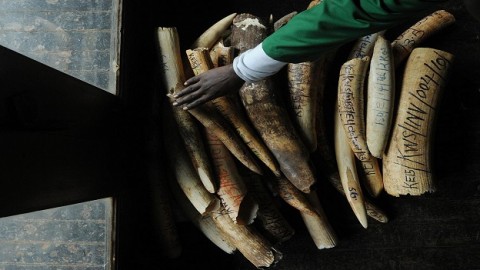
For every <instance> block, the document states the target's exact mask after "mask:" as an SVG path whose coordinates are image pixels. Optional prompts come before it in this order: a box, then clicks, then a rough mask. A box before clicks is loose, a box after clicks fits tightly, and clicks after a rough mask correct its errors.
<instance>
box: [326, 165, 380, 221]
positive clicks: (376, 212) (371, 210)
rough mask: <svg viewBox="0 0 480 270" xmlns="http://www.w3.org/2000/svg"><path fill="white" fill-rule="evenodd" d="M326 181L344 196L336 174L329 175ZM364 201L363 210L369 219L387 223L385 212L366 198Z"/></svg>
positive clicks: (338, 176)
mask: <svg viewBox="0 0 480 270" xmlns="http://www.w3.org/2000/svg"><path fill="white" fill-rule="evenodd" d="M327 179H328V181H329V182H330V184H332V186H333V187H334V188H335V189H336V190H337V191H338V192H340V193H341V194H343V195H344V196H345V191H344V190H343V186H342V183H341V181H340V175H339V174H338V172H333V173H330V174H329V175H328V176H327ZM364 200H365V209H366V211H367V215H368V216H369V217H371V218H372V219H374V220H376V221H378V222H380V223H387V222H388V216H387V214H386V213H385V211H383V210H382V209H380V207H378V206H377V205H375V204H374V203H373V202H371V201H370V200H368V198H364Z"/></svg>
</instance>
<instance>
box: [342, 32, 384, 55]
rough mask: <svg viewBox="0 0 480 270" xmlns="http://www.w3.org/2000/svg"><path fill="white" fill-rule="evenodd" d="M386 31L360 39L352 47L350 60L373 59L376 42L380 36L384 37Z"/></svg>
mask: <svg viewBox="0 0 480 270" xmlns="http://www.w3.org/2000/svg"><path fill="white" fill-rule="evenodd" d="M384 33H385V31H381V32H377V33H372V34H370V35H366V36H363V37H361V38H359V39H358V40H357V41H356V42H355V43H354V44H353V46H352V49H351V51H350V54H349V55H348V59H353V58H363V57H365V56H368V57H372V53H373V48H374V46H375V42H376V41H377V38H378V37H379V36H382V35H383V34H384Z"/></svg>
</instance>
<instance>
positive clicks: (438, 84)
mask: <svg viewBox="0 0 480 270" xmlns="http://www.w3.org/2000/svg"><path fill="white" fill-rule="evenodd" d="M453 59H454V56H453V55H452V54H450V53H448V52H445V51H441V50H437V49H432V48H416V49H414V50H413V51H412V53H411V55H410V57H409V58H408V60H407V63H406V66H405V73H404V76H403V82H402V89H401V92H400V93H401V94H400V99H399V105H398V111H397V114H396V118H395V122H394V125H393V130H392V136H391V139H390V142H389V145H388V148H387V150H386V151H385V154H384V157H383V174H384V183H385V190H386V192H387V193H388V194H390V195H394V196H399V195H406V194H410V195H421V194H423V193H425V192H434V191H435V183H434V180H433V175H432V164H431V163H432V159H431V146H432V141H431V139H432V135H433V133H432V132H433V128H434V121H435V115H436V111H435V109H436V106H437V104H438V102H439V99H440V97H441V93H442V92H443V88H444V87H445V84H446V81H447V79H448V75H449V73H450V69H451V65H452V61H453Z"/></svg>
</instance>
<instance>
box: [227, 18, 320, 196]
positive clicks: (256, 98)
mask: <svg viewBox="0 0 480 270" xmlns="http://www.w3.org/2000/svg"><path fill="white" fill-rule="evenodd" d="M266 36H267V27H266V25H265V24H262V20H261V19H260V18H259V17H256V16H253V15H251V14H239V15H237V17H235V19H234V22H233V27H232V38H231V40H232V46H234V47H235V48H237V49H238V50H239V51H244V50H247V49H251V48H253V47H255V46H256V45H258V44H259V43H260V42H261V41H262V40H263V39H264V38H265V37H266ZM276 92H277V89H275V87H274V84H273V80H272V79H271V78H267V79H265V80H262V81H259V82H255V83H246V84H244V85H243V86H242V88H241V89H240V98H241V101H242V104H243V106H244V108H245V111H246V112H247V115H248V117H249V119H250V121H251V122H252V124H253V126H254V127H255V129H256V130H257V132H258V133H259V134H260V137H261V138H262V139H263V141H264V142H265V144H266V145H267V147H268V149H270V151H271V152H272V154H273V156H274V157H275V159H276V160H277V162H278V163H279V165H280V170H281V171H282V173H283V174H284V175H285V176H286V177H287V179H288V180H289V181H291V182H292V184H294V185H295V186H296V187H297V188H298V189H300V190H301V191H303V192H305V193H308V192H309V191H310V187H311V186H312V185H313V184H314V183H315V182H316V179H315V176H314V174H313V168H312V167H311V164H310V161H309V158H310V153H309V152H308V150H307V149H306V147H305V145H304V143H303V142H302V140H301V138H300V137H299V135H298V132H297V131H296V130H295V127H294V125H293V123H292V121H291V120H290V118H289V116H288V112H287V111H286V109H285V108H284V106H283V105H282V104H281V103H280V102H279V101H278V100H277V98H278V97H277V93H276Z"/></svg>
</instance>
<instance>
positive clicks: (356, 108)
mask: <svg viewBox="0 0 480 270" xmlns="http://www.w3.org/2000/svg"><path fill="white" fill-rule="evenodd" d="M369 61H370V59H369V57H365V58H353V59H351V60H348V61H347V62H345V63H344V64H343V65H342V67H341V69H340V75H339V79H338V100H337V102H338V112H339V114H340V121H341V124H342V126H343V129H344V132H345V135H346V136H347V139H348V144H349V145H350V147H351V148H352V151H353V153H354V154H355V156H356V157H357V158H358V160H360V161H366V160H370V159H371V155H370V152H369V151H368V147H367V140H366V138H365V118H364V102H365V101H364V98H363V96H364V95H363V90H364V82H365V76H366V72H367V68H368V64H369Z"/></svg>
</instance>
